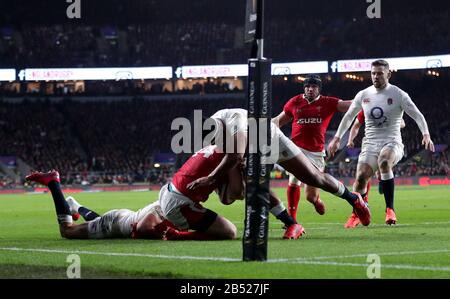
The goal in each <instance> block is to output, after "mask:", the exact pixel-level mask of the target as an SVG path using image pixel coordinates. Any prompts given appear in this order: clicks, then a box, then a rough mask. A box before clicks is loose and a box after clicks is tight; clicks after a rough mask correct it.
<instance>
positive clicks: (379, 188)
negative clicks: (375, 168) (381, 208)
mask: <svg viewBox="0 0 450 299" xmlns="http://www.w3.org/2000/svg"><path fill="white" fill-rule="evenodd" d="M378 193H380V194H383V184H382V183H381V181H380V182H379V183H378Z"/></svg>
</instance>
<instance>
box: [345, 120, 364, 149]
mask: <svg viewBox="0 0 450 299" xmlns="http://www.w3.org/2000/svg"><path fill="white" fill-rule="evenodd" d="M359 128H361V123H360V122H359V120H358V119H355V122H354V123H353V126H352V128H351V129H350V135H349V136H348V142H347V147H349V148H353V147H354V146H355V144H354V143H353V140H354V139H355V138H356V136H358V132H359Z"/></svg>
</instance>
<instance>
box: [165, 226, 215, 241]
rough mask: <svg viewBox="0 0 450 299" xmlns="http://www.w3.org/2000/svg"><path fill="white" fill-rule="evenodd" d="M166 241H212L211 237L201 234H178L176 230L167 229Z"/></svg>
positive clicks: (196, 232) (194, 232)
mask: <svg viewBox="0 0 450 299" xmlns="http://www.w3.org/2000/svg"><path fill="white" fill-rule="evenodd" d="M166 239H167V240H180V241H181V240H213V239H214V238H212V237H211V235H209V234H207V233H203V232H198V231H192V232H180V231H178V230H176V229H172V228H169V229H168V230H167V232H166Z"/></svg>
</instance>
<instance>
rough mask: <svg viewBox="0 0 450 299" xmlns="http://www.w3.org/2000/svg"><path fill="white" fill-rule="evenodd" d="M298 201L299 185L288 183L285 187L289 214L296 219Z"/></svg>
mask: <svg viewBox="0 0 450 299" xmlns="http://www.w3.org/2000/svg"><path fill="white" fill-rule="evenodd" d="M299 201H300V186H298V185H296V184H294V185H291V184H289V186H288V188H287V203H288V211H289V215H291V216H292V218H294V219H297V208H298V202H299Z"/></svg>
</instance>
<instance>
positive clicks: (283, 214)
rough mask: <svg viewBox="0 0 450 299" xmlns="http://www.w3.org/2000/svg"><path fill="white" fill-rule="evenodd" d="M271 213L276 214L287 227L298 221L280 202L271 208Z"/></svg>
mask: <svg viewBox="0 0 450 299" xmlns="http://www.w3.org/2000/svg"><path fill="white" fill-rule="evenodd" d="M270 213H271V214H272V215H273V216H275V217H276V218H277V219H278V220H280V221H281V222H283V223H284V225H286V227H288V226H289V225H292V224H296V223H297V221H296V220H295V218H294V217H292V216H291V215H289V214H288V211H287V209H286V208H285V207H284V205H283V203H282V202H280V203H279V204H278V205H276V206H275V207H273V208H271V209H270Z"/></svg>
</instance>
